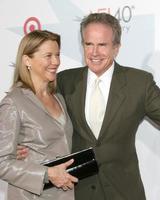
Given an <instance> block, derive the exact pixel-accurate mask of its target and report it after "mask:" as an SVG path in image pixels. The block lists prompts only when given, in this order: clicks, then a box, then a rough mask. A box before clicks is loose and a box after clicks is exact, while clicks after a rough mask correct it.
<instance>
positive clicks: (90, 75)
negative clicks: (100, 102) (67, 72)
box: [87, 62, 115, 86]
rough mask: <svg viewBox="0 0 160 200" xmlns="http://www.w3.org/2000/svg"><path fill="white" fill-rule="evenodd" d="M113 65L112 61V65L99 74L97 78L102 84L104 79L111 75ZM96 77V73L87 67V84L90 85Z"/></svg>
mask: <svg viewBox="0 0 160 200" xmlns="http://www.w3.org/2000/svg"><path fill="white" fill-rule="evenodd" d="M114 65H115V63H114V62H113V63H112V65H111V66H110V67H109V68H108V69H107V70H106V71H105V72H104V73H103V74H102V75H101V76H99V79H101V81H102V82H103V83H104V84H105V82H106V81H105V80H106V79H109V78H111V77H112V75H113V71H114ZM96 78H97V75H96V74H95V73H94V72H92V71H91V70H90V69H89V68H88V77H87V79H88V85H90V86H92V84H93V83H94V81H95V79H96Z"/></svg>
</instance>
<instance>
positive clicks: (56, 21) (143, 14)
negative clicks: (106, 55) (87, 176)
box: [0, 0, 160, 200]
mask: <svg viewBox="0 0 160 200" xmlns="http://www.w3.org/2000/svg"><path fill="white" fill-rule="evenodd" d="M91 12H107V13H110V14H112V15H114V16H115V17H116V18H118V19H119V20H120V23H121V26H122V30H123V33H122V46H121V49H120V53H119V55H118V57H117V62H119V63H120V64H122V65H126V66H130V67H135V68H140V69H144V70H146V71H149V72H151V73H152V74H153V75H154V78H155V80H156V82H157V84H158V85H159V86H160V7H159V2H158V0H152V1H145V0H141V1H139V0H12V1H10V0H1V1H0V100H1V99H2V98H3V97H4V95H5V92H7V91H8V89H9V87H10V85H11V83H12V77H13V71H14V62H15V56H16V53H17V48H18V45H19V42H20V40H21V38H22V37H23V36H24V35H25V34H26V33H28V32H30V31H32V30H35V29H47V30H50V31H53V32H57V33H59V34H61V37H62V48H61V66H60V68H59V71H61V70H64V69H67V68H75V67H80V66H83V65H84V63H83V53H82V47H81V41H80V34H79V25H80V21H81V19H82V18H83V17H84V16H85V15H87V14H89V13H91ZM136 148H137V152H138V158H139V163H140V171H141V176H142V180H143V183H144V187H145V191H146V196H147V200H158V199H159V198H160V131H159V130H158V129H157V128H156V127H155V126H154V125H152V124H151V123H150V122H149V121H148V120H147V119H146V120H144V122H143V123H142V124H141V126H140V127H139V129H138V132H137V137H136ZM0 192H1V190H0Z"/></svg>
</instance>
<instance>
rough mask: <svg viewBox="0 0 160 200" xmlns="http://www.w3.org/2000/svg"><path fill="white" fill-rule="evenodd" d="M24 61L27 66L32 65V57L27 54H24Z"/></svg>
mask: <svg viewBox="0 0 160 200" xmlns="http://www.w3.org/2000/svg"><path fill="white" fill-rule="evenodd" d="M22 61H23V63H24V64H25V65H26V66H27V67H31V64H30V58H29V57H28V56H27V55H23V57H22Z"/></svg>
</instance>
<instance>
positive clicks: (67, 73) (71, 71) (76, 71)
mask: <svg viewBox="0 0 160 200" xmlns="http://www.w3.org/2000/svg"><path fill="white" fill-rule="evenodd" d="M86 69H87V68H86V67H79V68H72V69H66V70H64V71H61V72H59V73H58V78H65V77H67V78H68V77H73V76H74V78H75V76H76V75H80V74H81V73H84V71H85V70H86Z"/></svg>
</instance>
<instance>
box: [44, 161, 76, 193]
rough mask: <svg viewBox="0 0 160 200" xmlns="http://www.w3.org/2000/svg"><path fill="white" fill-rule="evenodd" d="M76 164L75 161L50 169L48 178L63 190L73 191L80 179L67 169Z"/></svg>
mask: <svg viewBox="0 0 160 200" xmlns="http://www.w3.org/2000/svg"><path fill="white" fill-rule="evenodd" d="M73 162H74V160H73V159H71V160H69V161H67V162H65V163H63V164H60V165H57V166H54V167H49V168H48V178H49V180H50V181H51V182H52V183H53V184H54V185H55V186H56V187H57V188H62V189H63V190H68V189H73V187H74V183H77V182H78V179H77V178H76V177H74V176H72V175H70V174H69V173H67V171H66V169H67V167H69V166H70V165H71V164H72V163H73Z"/></svg>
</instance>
